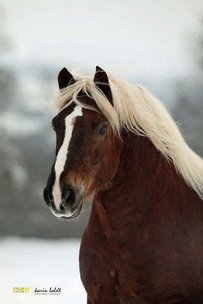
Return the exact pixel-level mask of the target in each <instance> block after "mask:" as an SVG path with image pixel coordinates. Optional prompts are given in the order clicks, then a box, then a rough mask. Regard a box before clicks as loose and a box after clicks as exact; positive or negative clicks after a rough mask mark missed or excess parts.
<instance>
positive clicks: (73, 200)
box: [43, 185, 83, 220]
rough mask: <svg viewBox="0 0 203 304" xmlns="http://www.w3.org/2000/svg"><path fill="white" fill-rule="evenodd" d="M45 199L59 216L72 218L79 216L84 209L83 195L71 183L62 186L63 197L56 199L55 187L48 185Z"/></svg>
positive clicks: (44, 193) (44, 192)
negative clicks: (57, 201)
mask: <svg viewBox="0 0 203 304" xmlns="http://www.w3.org/2000/svg"><path fill="white" fill-rule="evenodd" d="M43 195H44V200H45V202H46V204H47V205H48V207H49V208H50V210H51V211H52V213H53V214H54V215H55V216H56V217H59V218H63V219H67V220H69V219H72V218H75V217H77V216H78V215H79V214H80V212H81V210H82V205H83V204H82V195H81V192H80V191H79V190H76V189H74V187H72V186H71V185H62V186H61V199H60V202H59V203H56V202H55V201H54V196H53V188H52V187H50V186H49V185H47V186H46V187H45V189H44V191H43Z"/></svg>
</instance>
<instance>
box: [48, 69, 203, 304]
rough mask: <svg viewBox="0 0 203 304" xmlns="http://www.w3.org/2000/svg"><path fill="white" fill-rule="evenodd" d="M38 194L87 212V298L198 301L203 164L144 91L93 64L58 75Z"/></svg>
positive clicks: (115, 302) (135, 303) (139, 303)
mask: <svg viewBox="0 0 203 304" xmlns="http://www.w3.org/2000/svg"><path fill="white" fill-rule="evenodd" d="M58 83H59V88H60V91H59V94H58V97H57V99H56V104H57V106H58V110H59V111H58V114H57V115H56V116H55V117H54V118H53V121H52V125H53V128H54V130H55V133H56V158H55V161H54V164H53V166H52V170H51V174H50V176H49V178H48V182H47V186H46V188H45V189H44V199H45V201H46V203H47V205H48V206H49V208H50V210H51V211H52V212H53V214H54V215H56V216H57V217H59V218H64V219H67V220H68V219H72V218H75V217H77V216H78V215H79V213H80V211H81V209H82V206H83V204H84V203H86V202H88V201H91V202H92V203H93V204H92V211H91V215H90V219H89V223H88V226H87V228H86V230H85V232H84V235H83V237H82V242H81V248H80V273H81V279H82V282H83V284H84V287H85V289H86V291H87V295H88V300H87V301H88V303H89V304H90V303H91V304H167V303H179V304H180V303H182V304H183V303H184V304H186V303H187V304H189V303H193V304H194V303H198V304H200V303H201V304H202V303H203V201H202V197H203V160H202V159H201V158H200V157H199V156H198V155H197V154H195V152H193V151H192V150H191V149H190V148H189V147H188V145H187V144H186V142H185V141H184V139H183V137H182V135H181V133H180V131H179V130H178V128H177V126H176V124H175V122H174V121H173V119H172V118H171V116H170V115H169V113H168V112H167V110H166V109H165V107H164V106H163V104H162V103H161V102H160V101H159V100H157V99H156V98H155V97H154V96H152V95H151V94H150V93H149V92H148V91H147V90H146V89H145V88H143V87H141V86H137V85H135V84H132V83H129V82H127V81H123V80H120V79H118V78H116V77H115V76H113V75H111V74H107V73H106V72H105V71H104V70H102V69H101V68H99V67H97V68H96V73H95V75H94V78H93V79H92V78H91V77H89V76H81V75H78V76H75V75H74V76H73V75H72V74H71V73H70V72H68V70H67V69H66V68H64V69H62V70H61V72H60V73H59V75H58Z"/></svg>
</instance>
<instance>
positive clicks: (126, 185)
mask: <svg viewBox="0 0 203 304" xmlns="http://www.w3.org/2000/svg"><path fill="white" fill-rule="evenodd" d="M123 138H124V141H123V143H122V148H121V156H120V164H119V168H118V170H117V173H116V175H115V177H114V178H113V180H112V186H111V188H109V189H107V190H105V191H103V192H101V193H99V194H98V196H97V197H96V199H95V201H94V203H93V211H92V214H93V215H95V216H97V218H98V219H99V221H100V223H102V225H103V227H104V228H105V229H106V231H108V233H111V232H112V229H113V230H114V231H119V229H120V228H119V225H121V223H122V225H123V226H124V225H126V227H127V224H128V223H130V221H131V222H132V223H133V225H136V223H139V221H140V220H141V219H143V217H148V218H149V216H150V217H151V216H152V214H155V217H156V216H157V214H156V213H157V212H162V210H163V209H164V208H165V211H164V212H165V213H167V212H168V211H169V209H170V210H172V211H171V212H173V210H174V212H175V210H177V209H176V208H177V207H178V208H179V209H181V208H182V206H181V205H180V203H181V204H184V203H185V204H187V202H188V197H191V196H192V197H193V198H196V197H197V196H196V193H194V191H192V190H191V189H190V188H189V187H188V186H187V185H186V183H185V182H184V180H183V178H182V177H181V176H179V174H178V173H177V172H176V170H175V168H174V166H173V164H172V163H170V162H169V161H167V160H166V159H165V158H164V157H163V155H162V154H161V153H160V152H159V151H157V150H156V148H155V147H154V145H153V144H152V143H151V141H150V140H148V139H147V138H146V137H143V136H137V135H135V134H133V133H126V134H125V136H124V137H123ZM174 194H175V195H174ZM111 228H112V229H111ZM110 231H111V232H110Z"/></svg>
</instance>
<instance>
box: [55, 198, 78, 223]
mask: <svg viewBox="0 0 203 304" xmlns="http://www.w3.org/2000/svg"><path fill="white" fill-rule="evenodd" d="M82 206H83V203H82V202H81V203H79V204H78V206H77V207H76V208H75V209H74V210H71V213H72V214H63V215H61V216H59V217H60V218H61V219H64V220H71V219H74V218H76V217H78V216H79V214H80V213H81V211H82Z"/></svg>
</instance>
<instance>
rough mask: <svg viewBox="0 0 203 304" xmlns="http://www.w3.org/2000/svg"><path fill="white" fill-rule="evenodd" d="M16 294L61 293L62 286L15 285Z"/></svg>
mask: <svg viewBox="0 0 203 304" xmlns="http://www.w3.org/2000/svg"><path fill="white" fill-rule="evenodd" d="M13 293H15V294H17V293H18V294H33V295H47V296H49V295H61V288H60V287H49V288H44V287H42V288H38V287H32V288H31V287H19V286H18V287H17V286H15V287H13Z"/></svg>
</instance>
